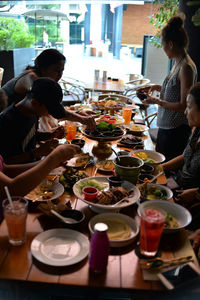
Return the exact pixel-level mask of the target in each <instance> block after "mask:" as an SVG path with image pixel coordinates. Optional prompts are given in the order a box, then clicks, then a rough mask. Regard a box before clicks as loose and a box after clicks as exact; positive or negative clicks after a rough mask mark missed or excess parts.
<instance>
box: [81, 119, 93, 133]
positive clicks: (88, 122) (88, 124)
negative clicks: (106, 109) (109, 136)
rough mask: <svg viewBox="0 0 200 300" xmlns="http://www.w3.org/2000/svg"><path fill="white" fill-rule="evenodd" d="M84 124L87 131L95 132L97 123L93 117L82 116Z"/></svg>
mask: <svg viewBox="0 0 200 300" xmlns="http://www.w3.org/2000/svg"><path fill="white" fill-rule="evenodd" d="M80 122H81V123H82V124H84V125H86V127H87V129H90V130H95V129H96V122H95V120H94V118H93V117H92V116H81V121H80Z"/></svg>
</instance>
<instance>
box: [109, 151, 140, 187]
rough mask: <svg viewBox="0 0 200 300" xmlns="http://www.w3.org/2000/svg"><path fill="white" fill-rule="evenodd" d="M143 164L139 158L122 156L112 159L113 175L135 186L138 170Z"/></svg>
mask: <svg viewBox="0 0 200 300" xmlns="http://www.w3.org/2000/svg"><path fill="white" fill-rule="evenodd" d="M143 164H144V162H143V160H141V159H140V158H136V157H132V156H128V155H124V156H120V159H119V158H115V159H114V165H115V174H116V175H117V176H119V177H121V178H122V179H124V180H127V181H130V182H132V183H133V184H136V182H137V180H138V176H139V174H140V168H141V167H142V166H143Z"/></svg>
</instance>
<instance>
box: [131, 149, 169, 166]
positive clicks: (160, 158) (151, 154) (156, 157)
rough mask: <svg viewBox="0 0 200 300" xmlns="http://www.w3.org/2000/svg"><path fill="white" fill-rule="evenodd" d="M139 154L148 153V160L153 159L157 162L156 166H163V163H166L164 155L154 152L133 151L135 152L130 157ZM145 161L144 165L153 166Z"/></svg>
mask: <svg viewBox="0 0 200 300" xmlns="http://www.w3.org/2000/svg"><path fill="white" fill-rule="evenodd" d="M137 152H144V153H146V154H147V155H148V158H150V159H153V160H154V161H155V163H154V164H161V163H162V162H164V161H165V156H164V155H163V154H162V153H159V152H156V151H153V150H133V151H131V153H130V155H132V154H133V153H137ZM143 161H144V163H148V164H151V163H149V162H148V161H146V160H143Z"/></svg>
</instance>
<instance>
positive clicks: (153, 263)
mask: <svg viewBox="0 0 200 300" xmlns="http://www.w3.org/2000/svg"><path fill="white" fill-rule="evenodd" d="M193 260H194V259H193V257H192V256H191V255H190V256H183V257H179V258H174V259H170V260H163V259H161V258H160V257H157V258H155V259H152V260H147V261H143V260H142V261H140V265H141V268H142V269H144V270H150V269H152V270H154V269H161V268H168V267H171V266H176V265H180V264H184V263H187V262H190V261H193Z"/></svg>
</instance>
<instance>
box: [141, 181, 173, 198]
mask: <svg viewBox="0 0 200 300" xmlns="http://www.w3.org/2000/svg"><path fill="white" fill-rule="evenodd" d="M146 186H147V188H148V187H152V186H155V187H156V188H157V189H159V190H165V191H166V199H164V200H163V199H155V200H149V199H146V198H145V197H143V196H142V193H141V192H140V193H141V199H144V200H147V201H160V200H161V201H168V200H170V199H171V198H172V197H173V192H172V191H171V190H170V189H169V188H168V187H166V186H164V185H162V184H156V183H147V185H146Z"/></svg>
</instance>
